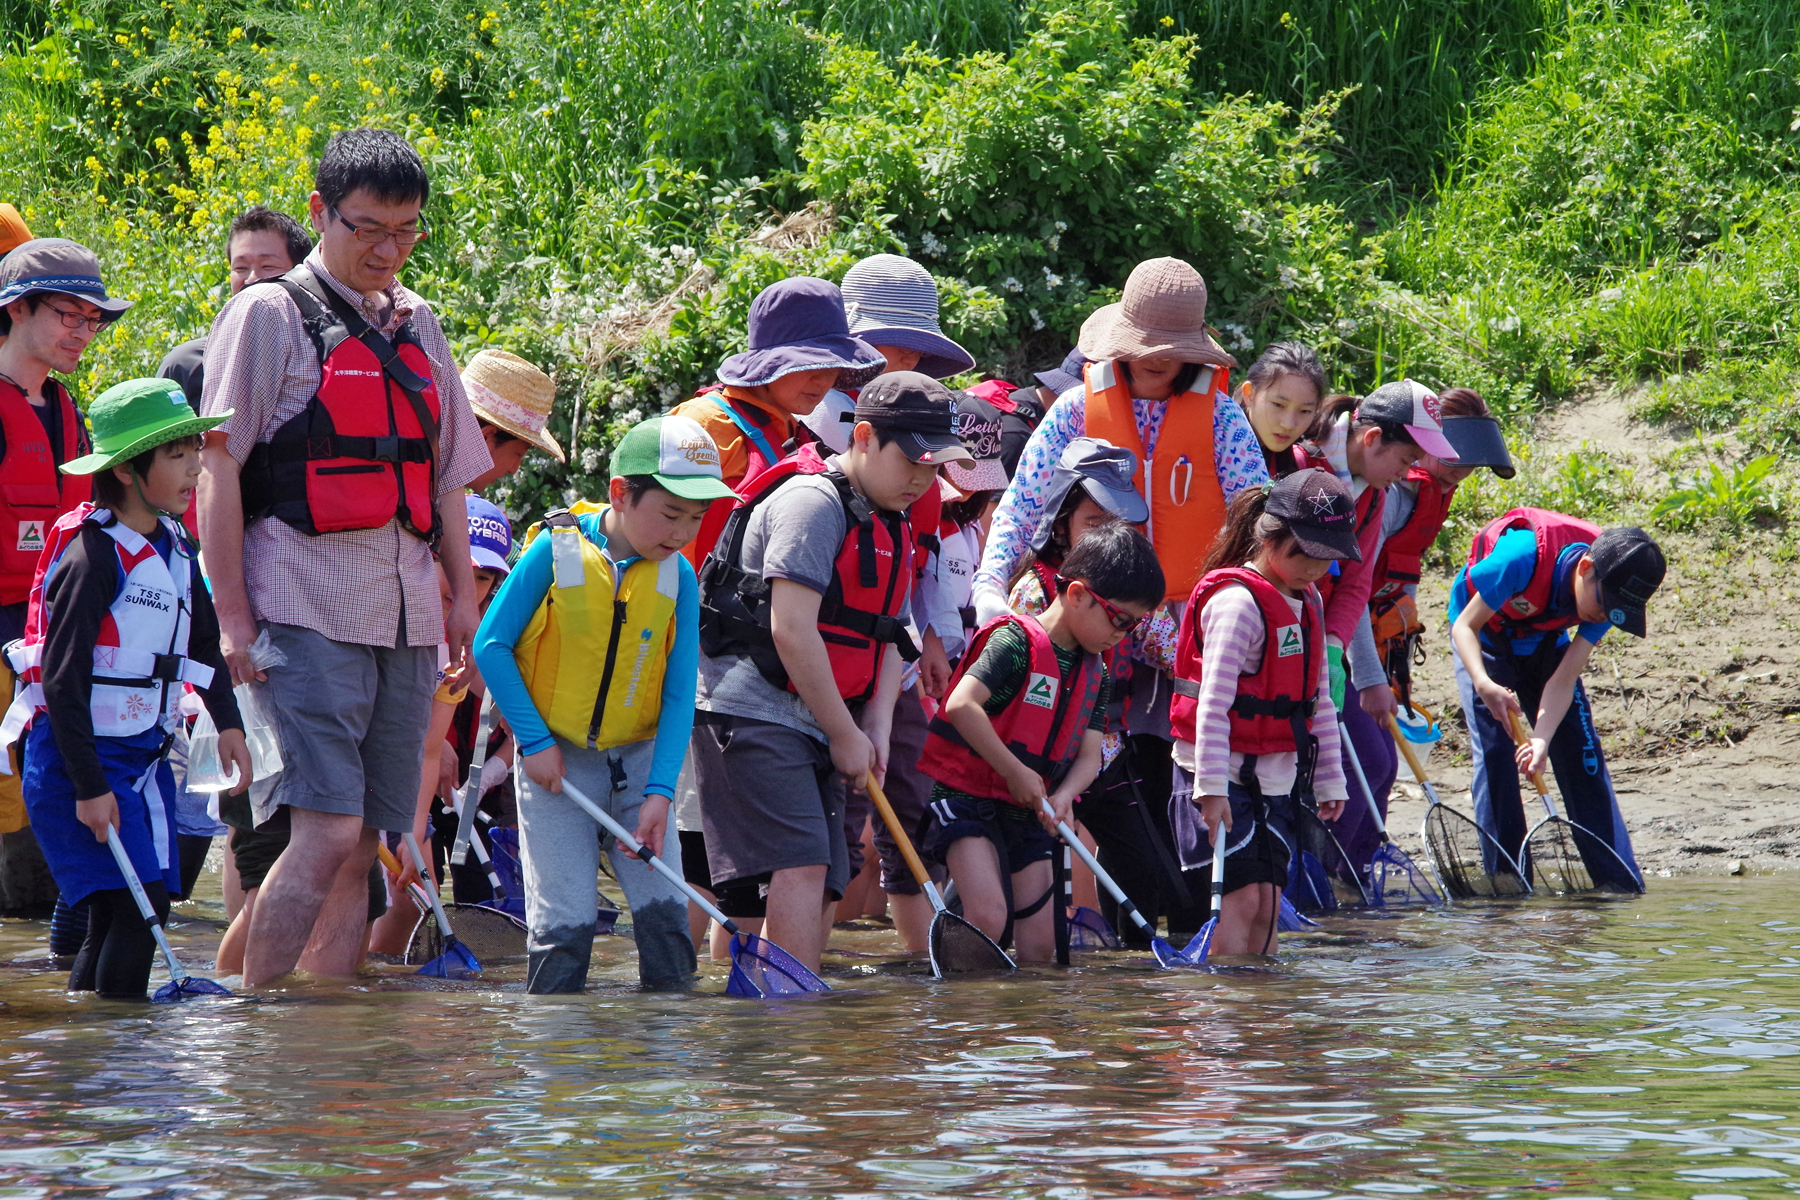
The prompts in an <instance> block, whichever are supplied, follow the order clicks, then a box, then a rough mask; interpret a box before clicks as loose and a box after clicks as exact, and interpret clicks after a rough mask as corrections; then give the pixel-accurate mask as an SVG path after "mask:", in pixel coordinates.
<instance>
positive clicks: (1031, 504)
mask: <svg viewBox="0 0 1800 1200" xmlns="http://www.w3.org/2000/svg"><path fill="white" fill-rule="evenodd" d="M1079 348H1080V350H1081V353H1082V354H1083V355H1085V356H1086V357H1087V359H1088V360H1089V361H1088V363H1087V365H1086V366H1085V368H1084V369H1083V375H1084V377H1083V379H1082V382H1081V384H1080V385H1079V386H1077V387H1072V388H1070V389H1068V390H1067V391H1065V392H1064V393H1063V394H1062V395H1061V396H1060V397H1058V398H1057V401H1056V403H1055V404H1053V405H1051V406H1050V411H1049V412H1047V413H1046V414H1045V415H1044V419H1043V421H1042V422H1041V423H1039V425H1038V427H1037V429H1036V430H1035V431H1034V432H1033V433H1032V435H1031V440H1030V441H1029V442H1028V443H1026V446H1025V452H1024V454H1023V455H1021V456H1020V458H1019V467H1018V470H1017V471H1016V472H1015V473H1014V475H1013V481H1012V484H1011V485H1010V486H1009V487H1008V488H1007V489H1006V494H1005V495H1004V496H1003V497H1001V500H1000V507H999V508H998V509H997V510H996V511H995V513H994V519H993V523H992V525H991V526H990V528H989V530H988V540H987V545H986V547H985V548H984V550H983V552H982V556H981V566H980V567H979V568H978V569H977V570H976V572H975V608H976V614H977V616H978V618H979V619H980V620H981V621H983V622H986V621H988V620H990V619H992V618H993V617H995V616H998V615H999V614H1001V613H1003V612H1005V611H1006V588H1007V583H1008V581H1009V580H1011V579H1012V577H1013V576H1014V574H1015V573H1016V572H1017V570H1018V567H1019V565H1020V563H1021V562H1022V561H1023V560H1024V558H1025V555H1026V553H1027V551H1029V550H1030V548H1031V543H1032V539H1033V536H1034V535H1035V534H1036V532H1037V527H1038V525H1039V524H1040V523H1041V522H1043V521H1048V520H1054V519H1055V516H1056V513H1055V506H1054V505H1048V504H1046V503H1045V497H1046V495H1047V493H1048V491H1049V488H1050V484H1051V480H1052V478H1053V477H1054V475H1055V471H1056V465H1057V463H1058V461H1060V460H1061V458H1062V456H1063V451H1064V450H1065V449H1067V448H1068V445H1069V443H1070V442H1072V441H1074V440H1075V439H1076V438H1078V437H1091V438H1100V439H1103V440H1105V441H1108V442H1111V443H1112V444H1113V445H1115V446H1123V447H1125V448H1126V449H1128V450H1130V451H1131V452H1132V453H1133V454H1135V455H1137V458H1138V469H1137V474H1136V478H1135V479H1134V481H1133V482H1134V484H1135V486H1136V489H1137V492H1138V494H1139V495H1140V496H1142V497H1143V498H1144V501H1145V503H1146V504H1147V505H1148V506H1149V510H1150V517H1149V520H1148V521H1146V522H1145V525H1144V531H1145V532H1146V533H1147V534H1148V535H1149V537H1150V541H1151V544H1152V545H1154V546H1155V547H1156V557H1157V561H1158V562H1159V563H1160V564H1161V565H1162V569H1163V576H1164V580H1165V583H1166V586H1167V589H1168V590H1167V597H1166V598H1167V599H1168V600H1169V601H1173V602H1180V601H1184V600H1186V599H1187V597H1188V593H1189V592H1191V591H1192V590H1193V588H1194V582H1195V581H1196V580H1197V579H1199V577H1200V563H1201V560H1202V559H1204V558H1205V557H1206V552H1207V549H1208V548H1209V547H1210V546H1211V545H1212V542H1213V538H1214V537H1215V536H1216V535H1217V534H1218V532H1219V529H1220V527H1221V525H1222V524H1223V523H1224V519H1225V506H1226V504H1227V503H1229V502H1230V500H1231V499H1232V497H1234V496H1236V495H1237V494H1238V493H1239V492H1241V491H1243V490H1244V489H1245V488H1249V487H1260V486H1261V485H1262V484H1264V483H1266V482H1268V479H1269V472H1268V468H1267V467H1266V466H1265V465H1264V464H1263V456H1262V450H1261V448H1260V446H1259V444H1258V442H1257V440H1256V433H1255V431H1254V430H1253V429H1252V428H1251V427H1250V422H1249V420H1248V418H1246V417H1245V416H1244V410H1243V409H1242V408H1241V407H1240V406H1239V405H1238V403H1237V401H1236V400H1234V399H1233V398H1232V395H1231V380H1230V371H1231V368H1233V367H1234V366H1236V365H1237V364H1236V361H1235V360H1234V359H1233V358H1232V357H1231V355H1229V354H1227V353H1226V352H1225V351H1224V350H1223V349H1222V348H1221V347H1220V346H1219V344H1218V343H1217V342H1215V341H1214V340H1213V339H1212V337H1211V336H1210V335H1209V334H1208V333H1207V330H1206V280H1204V279H1202V278H1201V276H1200V272H1198V271H1196V270H1195V269H1194V268H1193V267H1191V266H1189V265H1188V264H1187V263H1185V262H1182V261H1181V260H1180V259H1175V258H1155V259H1151V260H1149V261H1148V262H1142V263H1139V264H1138V265H1137V267H1136V268H1134V269H1133V270H1132V272H1131V277H1130V278H1129V279H1128V280H1126V282H1125V289H1124V292H1123V294H1122V295H1121V296H1120V299H1119V302H1118V303H1117V304H1109V305H1107V306H1106V307H1104V308H1101V309H1099V310H1098V311H1096V312H1095V313H1094V314H1093V315H1092V316H1090V317H1089V318H1088V319H1087V322H1086V323H1085V324H1084V325H1083V326H1082V327H1081V337H1080V339H1079ZM1155 665H1156V664H1151V666H1155ZM1169 695H1170V677H1169V675H1168V674H1167V673H1166V672H1164V671H1160V670H1154V669H1145V670H1141V671H1134V672H1133V673H1132V683H1131V699H1130V703H1129V705H1128V709H1127V720H1126V728H1127V731H1128V732H1129V733H1130V734H1131V735H1132V736H1131V737H1130V739H1129V743H1130V746H1131V750H1132V753H1133V755H1134V757H1135V759H1136V765H1135V768H1134V773H1135V775H1136V777H1137V779H1138V780H1139V781H1140V794H1141V796H1142V798H1143V801H1144V803H1145V804H1146V805H1147V807H1148V808H1149V809H1150V810H1151V811H1153V812H1154V813H1155V814H1157V815H1158V817H1159V823H1160V824H1165V825H1166V821H1167V807H1168V804H1167V801H1168V796H1169V784H1170V778H1171V776H1170V769H1171V768H1170V765H1169V764H1170V758H1169V751H1170V743H1169V740H1168V735H1169ZM1163 832H1164V833H1165V834H1166V833H1167V830H1166V828H1165V829H1164V830H1163ZM1125 886H1126V888H1127V890H1130V888H1131V885H1130V883H1126V884H1125ZM1169 915H1170V918H1171V921H1172V922H1174V921H1176V920H1178V919H1179V920H1180V921H1182V922H1184V923H1186V922H1192V924H1194V925H1196V926H1197V925H1198V923H1199V921H1201V920H1204V919H1205V918H1204V913H1203V912H1201V910H1200V908H1199V907H1198V905H1195V906H1193V907H1192V908H1191V909H1189V910H1187V911H1185V912H1183V913H1180V914H1176V913H1170V914H1169ZM1172 928H1174V926H1173V925H1172Z"/></svg>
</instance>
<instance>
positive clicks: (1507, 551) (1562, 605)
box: [1450, 529, 1612, 656]
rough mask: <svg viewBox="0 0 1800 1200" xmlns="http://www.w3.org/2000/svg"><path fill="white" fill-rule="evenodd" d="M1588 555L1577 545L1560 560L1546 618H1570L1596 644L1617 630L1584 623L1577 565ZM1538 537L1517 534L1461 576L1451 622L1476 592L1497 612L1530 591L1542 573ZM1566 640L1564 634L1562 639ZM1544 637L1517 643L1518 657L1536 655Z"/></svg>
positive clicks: (1453, 589)
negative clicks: (1536, 575)
mask: <svg viewBox="0 0 1800 1200" xmlns="http://www.w3.org/2000/svg"><path fill="white" fill-rule="evenodd" d="M1587 552H1588V547H1587V546H1586V545H1585V544H1582V543H1577V544H1575V545H1573V546H1565V547H1564V548H1563V550H1562V552H1561V553H1560V554H1558V555H1557V556H1556V576H1555V579H1554V580H1553V581H1552V582H1553V586H1552V588H1551V591H1550V611H1549V612H1547V613H1544V614H1542V615H1543V616H1546V617H1547V616H1551V615H1555V616H1559V617H1563V618H1565V619H1566V623H1567V624H1568V625H1578V626H1580V628H1579V629H1578V630H1577V631H1576V632H1577V633H1578V634H1579V635H1580V636H1581V637H1584V638H1586V639H1587V640H1588V641H1590V642H1592V643H1593V644H1594V645H1596V646H1598V645H1599V644H1600V639H1601V638H1603V637H1605V636H1606V631H1607V630H1609V629H1611V628H1612V625H1611V623H1609V622H1607V621H1583V620H1582V619H1581V614H1580V613H1578V612H1577V611H1576V609H1575V564H1576V563H1577V562H1579V561H1581V556H1582V555H1583V554H1586V553H1587ZM1537 556H1538V549H1537V535H1536V534H1534V533H1532V532H1531V530H1529V529H1511V530H1508V531H1507V532H1505V533H1503V534H1501V535H1500V536H1499V537H1498V538H1496V539H1495V540H1494V548H1493V550H1492V551H1491V552H1490V553H1489V554H1488V556H1487V557H1486V558H1484V559H1482V560H1481V561H1480V562H1478V563H1476V564H1475V565H1474V566H1472V567H1464V568H1463V569H1462V570H1460V571H1458V572H1457V573H1456V579H1455V580H1454V581H1453V582H1452V583H1451V585H1450V619H1451V620H1452V621H1454V620H1456V618H1457V617H1459V616H1461V615H1462V610H1463V609H1464V608H1465V607H1466V606H1467V605H1468V603H1469V594H1470V590H1471V589H1473V590H1474V592H1475V593H1476V594H1478V595H1479V596H1480V597H1481V598H1482V600H1484V601H1486V603H1487V606H1488V607H1489V608H1491V609H1493V610H1494V611H1495V612H1499V611H1500V606H1501V605H1503V604H1505V603H1506V602H1507V601H1508V600H1511V599H1512V598H1513V597H1514V596H1517V595H1518V594H1519V593H1520V592H1522V591H1524V590H1525V588H1526V585H1527V584H1529V583H1530V582H1531V577H1532V575H1533V574H1534V573H1536V571H1537ZM1481 636H1482V639H1483V640H1484V641H1491V637H1490V635H1489V632H1488V630H1487V629H1486V628H1483V629H1482V631H1481ZM1556 636H1557V637H1558V638H1560V637H1561V636H1562V635H1561V634H1560V633H1558V634H1557V635H1556ZM1544 637H1545V635H1544V634H1542V633H1525V634H1522V635H1520V636H1518V637H1515V638H1512V639H1511V643H1512V652H1513V653H1514V654H1517V655H1520V656H1525V655H1529V654H1531V653H1533V652H1534V651H1535V650H1536V649H1537V648H1538V646H1539V645H1540V644H1541V643H1542V642H1543V640H1544Z"/></svg>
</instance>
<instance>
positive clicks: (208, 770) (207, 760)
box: [187, 706, 238, 792]
mask: <svg viewBox="0 0 1800 1200" xmlns="http://www.w3.org/2000/svg"><path fill="white" fill-rule="evenodd" d="M237 777H238V773H237V768H236V767H233V768H232V769H231V774H230V776H227V775H226V774H225V766H224V764H223V763H221V762H220V761H219V729H218V726H216V725H214V724H213V719H212V714H211V713H209V712H207V711H206V708H205V707H204V706H202V707H201V709H200V712H199V714H198V715H197V716H195V718H194V727H193V729H191V730H189V731H188V753H187V790H188V791H190V792H222V791H225V790H226V789H228V788H234V787H236V786H237V781H238V779H237Z"/></svg>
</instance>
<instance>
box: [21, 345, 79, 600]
mask: <svg viewBox="0 0 1800 1200" xmlns="http://www.w3.org/2000/svg"><path fill="white" fill-rule="evenodd" d="M44 391H45V393H46V399H47V400H48V401H49V402H50V403H51V404H54V405H56V406H57V408H58V409H59V410H60V411H61V414H62V430H63V457H64V458H65V459H75V458H79V457H80V456H82V455H84V454H86V453H87V452H88V450H89V446H88V439H87V423H86V422H85V421H83V420H82V419H81V414H80V413H78V412H76V411H75V404H74V402H73V401H72V400H70V399H69V389H68V388H65V387H64V386H63V385H62V384H60V383H58V382H57V381H56V380H54V379H45V380H44ZM0 437H3V438H4V439H5V443H6V455H5V457H4V458H0V604H23V603H24V602H25V600H26V599H27V597H29V596H30V594H31V581H32V578H33V576H34V575H35V573H36V572H37V566H38V556H39V555H40V554H42V553H43V550H44V547H45V545H46V544H48V541H49V536H50V527H51V526H52V525H54V524H56V521H57V518H58V517H61V516H62V515H63V514H64V513H66V512H68V511H70V510H71V509H73V508H74V507H75V506H76V505H78V504H80V503H81V502H82V501H84V500H86V499H87V498H88V496H89V495H90V494H91V492H92V487H93V480H92V477H90V476H87V475H64V474H63V473H62V472H61V471H59V470H57V469H56V466H57V464H56V456H55V455H54V454H53V453H52V452H51V448H50V437H49V434H48V433H47V432H46V431H45V429H44V422H43V420H42V418H40V417H39V416H38V414H37V410H36V409H35V408H34V407H33V405H32V403H31V401H30V400H28V399H27V398H26V396H25V393H24V392H23V391H21V390H20V389H19V388H18V387H17V386H16V385H14V384H13V382H12V381H11V380H10V379H6V378H4V377H0Z"/></svg>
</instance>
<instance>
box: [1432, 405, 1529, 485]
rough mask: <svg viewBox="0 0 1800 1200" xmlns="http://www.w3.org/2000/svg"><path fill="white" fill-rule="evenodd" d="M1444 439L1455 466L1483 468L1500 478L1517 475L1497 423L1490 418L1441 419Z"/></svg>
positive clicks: (1509, 477) (1504, 438)
mask: <svg viewBox="0 0 1800 1200" xmlns="http://www.w3.org/2000/svg"><path fill="white" fill-rule="evenodd" d="M1443 426H1444V436H1445V437H1446V438H1448V439H1449V441H1450V444H1451V445H1452V446H1454V447H1456V462H1455V463H1454V464H1453V465H1454V466H1458V467H1486V468H1487V469H1488V470H1490V471H1492V472H1493V473H1494V474H1496V475H1498V476H1499V477H1500V478H1502V479H1511V478H1512V477H1513V476H1514V475H1517V474H1518V473H1519V472H1518V470H1517V468H1515V467H1514V466H1513V460H1512V455H1511V454H1510V453H1509V452H1508V451H1507V449H1506V436H1505V435H1504V434H1502V433H1501V432H1500V422H1498V421H1496V420H1494V418H1492V417H1445V418H1443Z"/></svg>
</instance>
